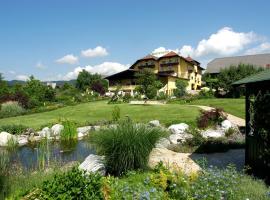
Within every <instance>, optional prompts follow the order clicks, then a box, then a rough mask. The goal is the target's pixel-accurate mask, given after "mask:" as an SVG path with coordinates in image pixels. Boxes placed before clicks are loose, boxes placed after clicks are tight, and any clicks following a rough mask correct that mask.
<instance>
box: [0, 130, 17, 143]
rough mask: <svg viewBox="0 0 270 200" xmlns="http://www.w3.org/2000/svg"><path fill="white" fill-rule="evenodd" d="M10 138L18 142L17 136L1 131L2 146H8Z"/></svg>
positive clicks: (0, 141)
mask: <svg viewBox="0 0 270 200" xmlns="http://www.w3.org/2000/svg"><path fill="white" fill-rule="evenodd" d="M10 140H13V141H14V142H17V138H16V136H14V135H12V134H10V133H8V132H1V133H0V146H8V142H9V141H10Z"/></svg>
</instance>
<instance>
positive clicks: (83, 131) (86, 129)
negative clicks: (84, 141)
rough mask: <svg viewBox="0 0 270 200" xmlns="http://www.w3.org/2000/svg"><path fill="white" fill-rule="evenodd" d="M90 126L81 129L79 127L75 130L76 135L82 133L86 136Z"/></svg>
mask: <svg viewBox="0 0 270 200" xmlns="http://www.w3.org/2000/svg"><path fill="white" fill-rule="evenodd" d="M91 129H92V126H83V127H79V128H77V132H78V133H82V134H83V135H85V134H87V133H88V132H89V131H91Z"/></svg>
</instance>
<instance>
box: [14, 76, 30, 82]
mask: <svg viewBox="0 0 270 200" xmlns="http://www.w3.org/2000/svg"><path fill="white" fill-rule="evenodd" d="M28 79H29V77H28V76H26V75H18V76H16V80H20V81H27V80H28Z"/></svg>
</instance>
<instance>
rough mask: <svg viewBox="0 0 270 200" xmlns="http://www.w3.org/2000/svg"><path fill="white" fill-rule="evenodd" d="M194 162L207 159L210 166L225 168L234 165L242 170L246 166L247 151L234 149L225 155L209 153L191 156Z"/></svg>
mask: <svg viewBox="0 0 270 200" xmlns="http://www.w3.org/2000/svg"><path fill="white" fill-rule="evenodd" d="M190 158H191V159H192V160H198V159H202V158H206V160H207V164H208V165H213V166H216V167H218V168H224V167H226V166H228V165H229V164H234V165H235V166H236V168H237V169H238V170H242V169H243V167H244V165H245V149H233V150H229V151H227V152H224V153H209V154H197V153H193V154H191V155H190Z"/></svg>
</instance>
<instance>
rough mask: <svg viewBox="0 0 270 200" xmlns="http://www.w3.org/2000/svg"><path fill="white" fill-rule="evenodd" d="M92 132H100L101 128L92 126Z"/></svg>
mask: <svg viewBox="0 0 270 200" xmlns="http://www.w3.org/2000/svg"><path fill="white" fill-rule="evenodd" d="M91 130H92V131H99V130H100V126H92V129H91Z"/></svg>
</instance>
